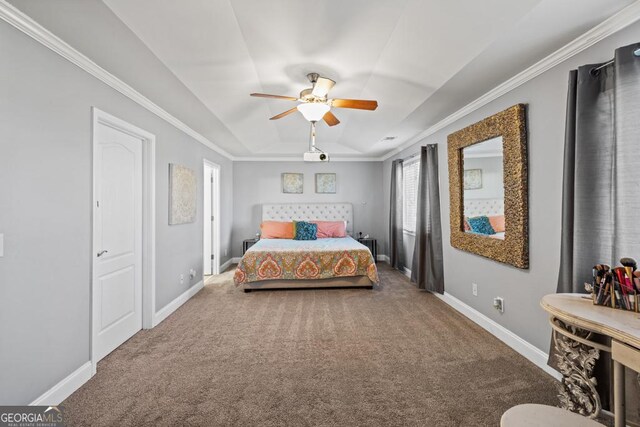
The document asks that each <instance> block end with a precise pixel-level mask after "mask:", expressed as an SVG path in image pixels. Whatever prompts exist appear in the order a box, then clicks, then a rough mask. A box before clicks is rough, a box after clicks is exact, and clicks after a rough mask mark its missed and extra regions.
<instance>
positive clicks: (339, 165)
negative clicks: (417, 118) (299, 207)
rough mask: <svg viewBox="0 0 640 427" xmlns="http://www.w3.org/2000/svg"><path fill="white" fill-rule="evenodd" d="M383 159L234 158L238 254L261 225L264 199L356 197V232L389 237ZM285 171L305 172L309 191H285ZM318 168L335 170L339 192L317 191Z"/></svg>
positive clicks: (345, 199)
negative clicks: (383, 214)
mask: <svg viewBox="0 0 640 427" xmlns="http://www.w3.org/2000/svg"><path fill="white" fill-rule="evenodd" d="M381 165H382V163H381V162H329V163H304V162H302V161H299V162H234V164H233V188H234V196H233V211H234V218H233V234H232V237H233V256H235V257H239V256H241V255H242V240H243V239H246V238H251V237H254V235H255V233H256V232H257V231H259V229H260V218H261V212H262V211H261V206H262V204H263V203H304V202H309V203H318V202H351V203H353V225H354V227H355V228H354V232H355V233H357V232H359V231H362V233H363V234H370V235H371V237H377V238H379V239H383V238H384V234H385V233H386V226H385V224H384V223H383V221H382V216H381V215H380V211H381V210H382V206H383V203H382V192H381V191H380V188H381V186H382V167H381ZM282 172H300V173H304V193H303V194H284V193H282V185H281V176H280V174H281V173H282ZM316 172H335V173H336V180H337V188H336V194H316V193H315V174H316Z"/></svg>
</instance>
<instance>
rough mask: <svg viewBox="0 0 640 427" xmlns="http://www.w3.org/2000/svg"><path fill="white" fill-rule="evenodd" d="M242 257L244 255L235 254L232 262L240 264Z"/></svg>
mask: <svg viewBox="0 0 640 427" xmlns="http://www.w3.org/2000/svg"><path fill="white" fill-rule="evenodd" d="M241 259H242V257H240V256H234V257H233V258H231V264H238V263H239V262H240V260H241Z"/></svg>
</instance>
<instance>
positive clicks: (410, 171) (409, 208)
mask: <svg viewBox="0 0 640 427" xmlns="http://www.w3.org/2000/svg"><path fill="white" fill-rule="evenodd" d="M419 174H420V161H419V158H418V159H415V160H412V161H410V162H407V163H405V164H404V166H403V179H402V185H403V187H404V188H403V197H402V200H403V203H404V206H403V208H402V216H403V218H402V228H403V229H404V231H406V232H408V233H415V232H416V211H417V202H418V175H419Z"/></svg>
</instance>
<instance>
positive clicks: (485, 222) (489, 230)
mask: <svg viewBox="0 0 640 427" xmlns="http://www.w3.org/2000/svg"><path fill="white" fill-rule="evenodd" d="M502 145H503V144H502V137H501V136H498V137H496V138H493V139H489V140H487V141H482V142H479V143H477V144H473V145H470V146H468V147H465V148H463V149H462V162H463V174H464V176H463V184H464V192H463V206H464V218H463V221H462V224H463V227H464V231H465V232H466V233H474V234H479V235H482V236H486V237H490V238H494V239H504V237H505V224H504V174H503V166H504V162H503V152H502Z"/></svg>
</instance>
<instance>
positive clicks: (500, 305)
mask: <svg viewBox="0 0 640 427" xmlns="http://www.w3.org/2000/svg"><path fill="white" fill-rule="evenodd" d="M493 308H495V309H496V310H498V311H499V312H500V313H504V298H502V297H495V298H494V299H493Z"/></svg>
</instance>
